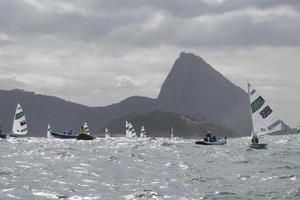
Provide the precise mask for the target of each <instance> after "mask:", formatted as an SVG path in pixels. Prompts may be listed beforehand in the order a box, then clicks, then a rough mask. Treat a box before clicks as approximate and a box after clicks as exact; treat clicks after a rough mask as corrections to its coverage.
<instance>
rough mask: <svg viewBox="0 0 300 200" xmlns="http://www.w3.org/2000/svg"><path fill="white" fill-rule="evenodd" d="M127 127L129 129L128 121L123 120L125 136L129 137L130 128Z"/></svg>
mask: <svg viewBox="0 0 300 200" xmlns="http://www.w3.org/2000/svg"><path fill="white" fill-rule="evenodd" d="M129 129H130V125H129V122H128V121H126V122H125V130H126V137H129V135H130V130H129Z"/></svg>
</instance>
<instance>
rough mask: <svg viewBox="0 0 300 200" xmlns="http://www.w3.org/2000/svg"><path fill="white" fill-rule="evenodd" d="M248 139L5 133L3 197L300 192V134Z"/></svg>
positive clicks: (273, 195)
mask: <svg viewBox="0 0 300 200" xmlns="http://www.w3.org/2000/svg"><path fill="white" fill-rule="evenodd" d="M249 140H250V139H249V138H240V139H231V140H229V141H228V144H227V145H225V146H197V145H194V142H195V141H194V140H184V139H173V140H170V139H146V140H145V139H132V140H127V139H125V138H114V139H111V140H105V139H98V140H96V141H76V140H57V139H51V140H47V139H39V138H22V139H16V138H10V139H8V140H0V199H1V200H4V199H70V200H77V199H86V200H89V199H95V200H97V199H113V200H117V199H182V200H185V199H230V200H232V199H300V182H299V179H300V161H299V160H300V135H291V136H266V137H264V138H263V139H262V140H263V142H266V143H268V144H269V148H268V149H267V150H249V149H248V142H249Z"/></svg>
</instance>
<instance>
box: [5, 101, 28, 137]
mask: <svg viewBox="0 0 300 200" xmlns="http://www.w3.org/2000/svg"><path fill="white" fill-rule="evenodd" d="M27 133H28V128H27V120H26V117H25V113H24V111H23V108H22V106H21V104H19V103H18V104H17V108H16V112H15V115H14V121H13V126H12V130H11V132H10V133H0V138H3V139H5V138H7V137H25V136H26V135H27Z"/></svg>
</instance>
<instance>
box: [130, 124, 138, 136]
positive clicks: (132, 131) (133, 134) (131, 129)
mask: <svg viewBox="0 0 300 200" xmlns="http://www.w3.org/2000/svg"><path fill="white" fill-rule="evenodd" d="M129 134H130V135H129V137H137V135H136V132H135V129H134V128H133V126H132V124H131V123H129Z"/></svg>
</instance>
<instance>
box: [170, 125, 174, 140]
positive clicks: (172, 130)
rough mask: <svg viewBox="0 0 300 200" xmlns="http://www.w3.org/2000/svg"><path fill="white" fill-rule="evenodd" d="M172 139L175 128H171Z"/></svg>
mask: <svg viewBox="0 0 300 200" xmlns="http://www.w3.org/2000/svg"><path fill="white" fill-rule="evenodd" d="M170 138H171V139H173V138H174V129H173V127H172V128H171V136H170Z"/></svg>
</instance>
